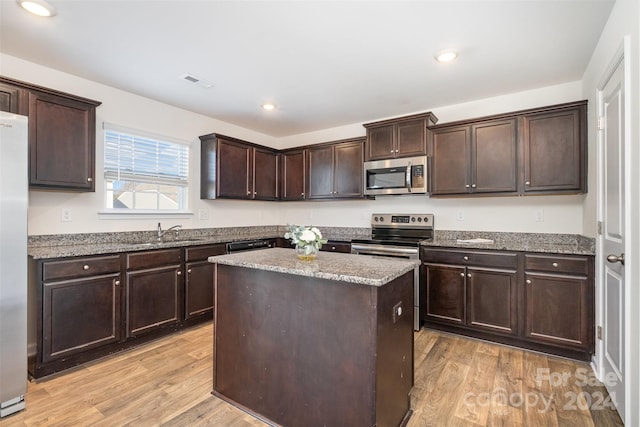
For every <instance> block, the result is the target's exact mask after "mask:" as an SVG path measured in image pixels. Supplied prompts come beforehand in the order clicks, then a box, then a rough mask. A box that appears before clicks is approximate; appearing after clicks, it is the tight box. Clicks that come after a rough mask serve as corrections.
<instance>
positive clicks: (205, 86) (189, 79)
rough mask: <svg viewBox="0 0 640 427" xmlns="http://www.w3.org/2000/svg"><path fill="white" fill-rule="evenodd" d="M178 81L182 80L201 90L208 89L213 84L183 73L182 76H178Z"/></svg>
mask: <svg viewBox="0 0 640 427" xmlns="http://www.w3.org/2000/svg"><path fill="white" fill-rule="evenodd" d="M180 79H182V80H184V81H185V82H189V83H191V84H194V85H196V86H198V87H201V88H203V89H209V88H211V87H213V83H211V82H208V81H206V80H202V79H201V78H200V77H196V76H194V75H193V74H189V73H185V74H183V75H181V76H180Z"/></svg>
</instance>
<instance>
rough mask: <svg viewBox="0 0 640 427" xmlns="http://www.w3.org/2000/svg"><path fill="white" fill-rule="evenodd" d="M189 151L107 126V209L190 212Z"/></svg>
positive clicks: (154, 138)
mask: <svg viewBox="0 0 640 427" xmlns="http://www.w3.org/2000/svg"><path fill="white" fill-rule="evenodd" d="M188 170H189V147H188V146H187V145H185V144H181V143H176V142H171V141H167V140H164V139H163V138H162V137H155V136H147V135H141V134H139V132H136V131H121V130H120V129H116V128H113V127H111V126H107V125H105V132H104V179H105V188H106V208H107V209H108V210H112V211H120V212H123V213H124V212H126V213H130V212H181V211H184V210H186V208H187V193H188V186H189V181H188Z"/></svg>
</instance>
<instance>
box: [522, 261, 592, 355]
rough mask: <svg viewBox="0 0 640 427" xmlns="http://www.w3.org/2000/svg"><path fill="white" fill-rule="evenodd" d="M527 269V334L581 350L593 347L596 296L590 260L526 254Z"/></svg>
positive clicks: (545, 341) (534, 339)
mask: <svg viewBox="0 0 640 427" xmlns="http://www.w3.org/2000/svg"><path fill="white" fill-rule="evenodd" d="M545 264H546V266H545ZM525 269H526V270H525V276H524V277H525V301H526V304H525V305H526V322H525V337H526V338H527V339H528V340H531V341H536V342H540V343H544V344H550V345H558V346H562V347H569V348H576V349H578V350H580V349H584V348H592V347H593V345H594V317H593V316H594V314H593V313H594V298H593V285H592V283H591V281H590V277H592V275H593V274H592V271H591V270H592V263H590V261H589V259H588V258H586V257H566V256H539V255H538V256H533V255H525Z"/></svg>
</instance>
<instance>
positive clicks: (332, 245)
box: [320, 242, 351, 254]
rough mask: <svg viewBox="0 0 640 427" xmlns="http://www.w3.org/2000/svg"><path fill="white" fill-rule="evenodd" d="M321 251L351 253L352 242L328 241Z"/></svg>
mask: <svg viewBox="0 0 640 427" xmlns="http://www.w3.org/2000/svg"><path fill="white" fill-rule="evenodd" d="M320 250H321V251H325V252H340V253H345V254H349V253H351V243H347V242H328V243H325V244H324V245H322V248H320Z"/></svg>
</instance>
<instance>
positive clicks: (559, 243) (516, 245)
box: [420, 231, 595, 255]
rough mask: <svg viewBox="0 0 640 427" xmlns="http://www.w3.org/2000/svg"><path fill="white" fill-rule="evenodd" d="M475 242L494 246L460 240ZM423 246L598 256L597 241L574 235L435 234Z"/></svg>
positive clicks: (447, 232) (453, 232)
mask: <svg viewBox="0 0 640 427" xmlns="http://www.w3.org/2000/svg"><path fill="white" fill-rule="evenodd" d="M476 238H481V239H490V240H493V242H492V243H480V242H467V243H461V242H459V241H458V239H462V240H468V239H476ZM420 245H421V246H423V247H443V248H455V249H487V250H500V251H521V252H540V253H554V254H570V255H595V240H594V239H591V238H588V237H584V236H579V235H575V234H546V233H503V232H481V231H465V232H459V231H436V232H435V236H434V238H433V240H424V241H422V242H421V243H420Z"/></svg>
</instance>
